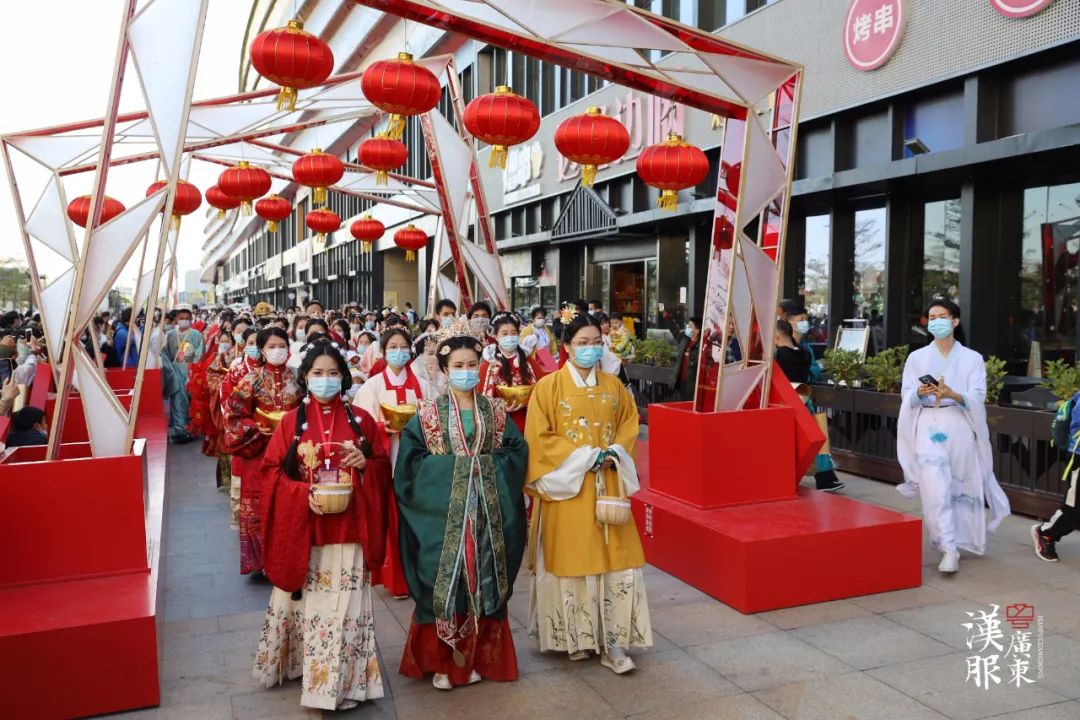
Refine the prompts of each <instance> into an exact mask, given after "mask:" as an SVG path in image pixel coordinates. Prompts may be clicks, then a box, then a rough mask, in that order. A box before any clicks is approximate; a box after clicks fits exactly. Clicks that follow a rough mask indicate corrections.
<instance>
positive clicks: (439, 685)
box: [431, 673, 454, 690]
mask: <svg viewBox="0 0 1080 720" xmlns="http://www.w3.org/2000/svg"><path fill="white" fill-rule="evenodd" d="M431 684H432V685H434V686H435V689H436V690H453V689H454V686H453V685H451V684H450V676H449V675H443V674H442V673H435V677H433V678H431Z"/></svg>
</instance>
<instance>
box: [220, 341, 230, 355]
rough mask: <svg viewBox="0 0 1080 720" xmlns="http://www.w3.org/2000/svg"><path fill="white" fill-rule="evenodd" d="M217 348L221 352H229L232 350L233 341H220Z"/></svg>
mask: <svg viewBox="0 0 1080 720" xmlns="http://www.w3.org/2000/svg"><path fill="white" fill-rule="evenodd" d="M217 348H218V352H219V353H227V352H229V351H230V350H232V343H218V346H217Z"/></svg>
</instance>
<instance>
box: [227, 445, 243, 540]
mask: <svg viewBox="0 0 1080 720" xmlns="http://www.w3.org/2000/svg"><path fill="white" fill-rule="evenodd" d="M229 466H230V471H231V472H232V476H231V477H230V478H229V527H231V528H232V529H233V530H239V529H240V458H238V457H233V456H231V455H230V456H229Z"/></svg>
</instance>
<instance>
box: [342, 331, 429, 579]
mask: <svg viewBox="0 0 1080 720" xmlns="http://www.w3.org/2000/svg"><path fill="white" fill-rule="evenodd" d="M410 340H411V339H410V337H409V333H408V332H407V331H405V330H403V329H401V328H397V327H395V328H391V329H390V330H387V331H386V332H384V333H383V334H382V336H381V337H380V338H379V346H380V349H381V351H382V356H383V358H385V359H386V368H385V369H384V370H383V371H382V372H380V373H378V374H375V375H372V376H371V377H369V378H368V380H367V382H365V383H364V385H363V387H361V388H360V390H359V392H357V393H356V397H354V398H353V405H355V406H357V407H360V408H363V409H364V410H366V411H367V412H368V414H369V415H371V416H372V417H373V418H375V419H376V421H377V422H378V423H379V425H380V427H381V428H382V430H383V431H384V433H385V435H386V436H387V437H388V438H389V439H388V440H387V441H386V442H387V450H388V453H389V455H390V462H391V464H394V463H396V462H397V453H398V444H399V442H400V440H399V439H400V435H401V432H400V430H397V429H394V428H392V427H391V426H390V425H389V423H388V422H387V421H386V414H385V412H384V411H383V406H384V405H385V406H387V407H390V408H393V407H397V406H401V405H408V406H411V407H412V408H413V410H415V408H416V405H417V403H418V402H419V401H420V400H425V399H428V398H430V397H431V390H430V388H428V387H427V383H425V382H424V381H423V380H421V379H420V378H418V377H417V376H416V373H414V372H413V370H412V368H411V367H410V365H411V363H412V352H411V350H410ZM397 526H398V517H397V509H396V507H395V506H394V505H393V504H391V507H390V525H389V537H388V538H387V548H388V549H387V552H386V566H385V567H382V568H375V569H374V570H373V573H374V579H373V581H372V582H374V583H375V584H377V585H378V584H382V585H383V587H385V588H386V589H387V590H388V591H390V594H391V595H393V596H394V597H396V598H399V599H400V598H404V597H407V595H408V592H409V588H408V586H407V585H406V584H405V573H404V571H403V570H402V567H401V557H400V555H399V553H398V534H397Z"/></svg>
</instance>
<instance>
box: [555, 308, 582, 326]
mask: <svg viewBox="0 0 1080 720" xmlns="http://www.w3.org/2000/svg"><path fill="white" fill-rule="evenodd" d="M577 316H578V309H577V306H576V305H571V304H569V303H567V304H566V305H564V306H563V308H562V310H560V311H559V319H560V320H562V322H563V324H564V325H569V324H570V323H571V322H573V320H574V318H576V317H577Z"/></svg>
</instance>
